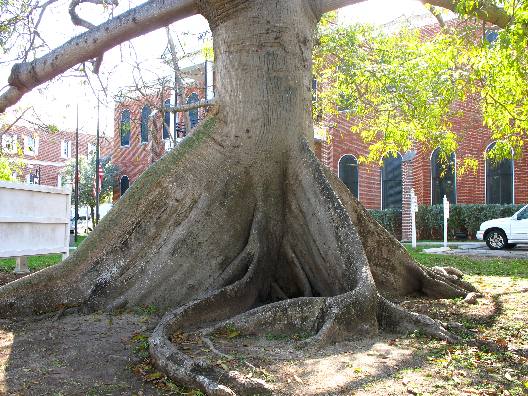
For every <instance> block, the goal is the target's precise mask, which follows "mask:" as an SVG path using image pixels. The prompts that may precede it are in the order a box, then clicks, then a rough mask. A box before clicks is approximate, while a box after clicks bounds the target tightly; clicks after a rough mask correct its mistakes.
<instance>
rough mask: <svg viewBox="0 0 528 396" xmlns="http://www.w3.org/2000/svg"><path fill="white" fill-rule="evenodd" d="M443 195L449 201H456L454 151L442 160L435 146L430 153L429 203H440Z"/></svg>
mask: <svg viewBox="0 0 528 396" xmlns="http://www.w3.org/2000/svg"><path fill="white" fill-rule="evenodd" d="M444 195H445V196H447V200H448V201H449V202H450V203H452V204H454V203H456V178H455V153H452V154H451V155H450V156H449V159H448V161H445V160H443V161H442V158H441V156H440V149H439V148H437V149H436V150H434V151H433V153H432V154H431V204H432V205H441V204H442V203H443V199H444Z"/></svg>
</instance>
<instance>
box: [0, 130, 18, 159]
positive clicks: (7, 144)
mask: <svg viewBox="0 0 528 396" xmlns="http://www.w3.org/2000/svg"><path fill="white" fill-rule="evenodd" d="M2 149H3V151H4V152H5V153H7V154H16V153H17V151H18V136H17V135H15V134H13V135H11V134H8V133H4V134H3V135H2Z"/></svg>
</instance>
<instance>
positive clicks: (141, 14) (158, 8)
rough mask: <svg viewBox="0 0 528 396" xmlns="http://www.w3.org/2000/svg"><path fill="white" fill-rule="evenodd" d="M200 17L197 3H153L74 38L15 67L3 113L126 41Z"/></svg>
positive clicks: (1, 103) (1, 100)
mask: <svg viewBox="0 0 528 396" xmlns="http://www.w3.org/2000/svg"><path fill="white" fill-rule="evenodd" d="M196 13H197V11H196V8H195V4H194V0H152V1H149V2H147V3H144V4H142V5H140V6H138V7H135V8H133V9H131V10H129V11H127V12H125V13H123V14H121V15H119V16H117V17H115V18H112V19H111V20H109V21H107V22H105V23H102V24H101V25H99V26H97V27H96V28H94V29H91V30H89V31H87V32H85V33H83V34H81V35H79V36H77V37H74V38H72V39H71V40H69V41H67V42H66V43H64V44H63V45H62V46H60V47H58V48H55V49H54V50H52V51H51V52H49V53H48V54H46V55H44V56H42V57H40V58H37V59H35V60H34V61H32V62H24V63H18V64H16V65H14V66H13V68H12V69H11V75H10V76H9V80H8V82H9V85H10V87H9V88H8V89H7V91H5V92H4V93H2V95H0V113H3V112H4V111H5V109H6V108H7V107H9V106H12V105H14V104H15V103H17V102H18V101H19V100H20V98H22V96H23V95H24V94H25V93H27V92H29V91H30V90H32V89H33V88H35V87H37V86H39V85H40V84H42V83H44V82H46V81H49V80H51V79H52V78H54V77H57V76H58V75H60V74H62V73H64V72H65V71H66V70H68V69H69V68H71V67H73V66H75V65H77V64H79V63H81V62H85V61H87V60H90V59H93V58H97V57H98V56H100V55H101V54H103V53H104V52H105V51H107V50H109V49H110V48H112V47H115V46H116V45H119V44H120V43H122V42H124V41H127V40H130V39H132V38H134V37H139V36H141V35H143V34H145V33H148V32H151V31H153V30H156V29H159V28H161V27H163V26H167V25H169V24H171V23H172V22H175V21H177V20H180V19H183V18H187V17H189V16H192V15H195V14H196Z"/></svg>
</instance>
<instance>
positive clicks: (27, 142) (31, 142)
mask: <svg viewBox="0 0 528 396" xmlns="http://www.w3.org/2000/svg"><path fill="white" fill-rule="evenodd" d="M38 141H39V139H38V137H35V136H33V135H32V136H24V154H26V155H37V154H38Z"/></svg>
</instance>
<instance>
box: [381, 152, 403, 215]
mask: <svg viewBox="0 0 528 396" xmlns="http://www.w3.org/2000/svg"><path fill="white" fill-rule="evenodd" d="M381 187H382V196H381V197H382V199H381V202H382V206H383V209H392V208H394V209H401V208H402V157H401V155H400V154H399V153H398V154H397V156H396V157H387V158H385V159H384V160H383V168H381Z"/></svg>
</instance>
